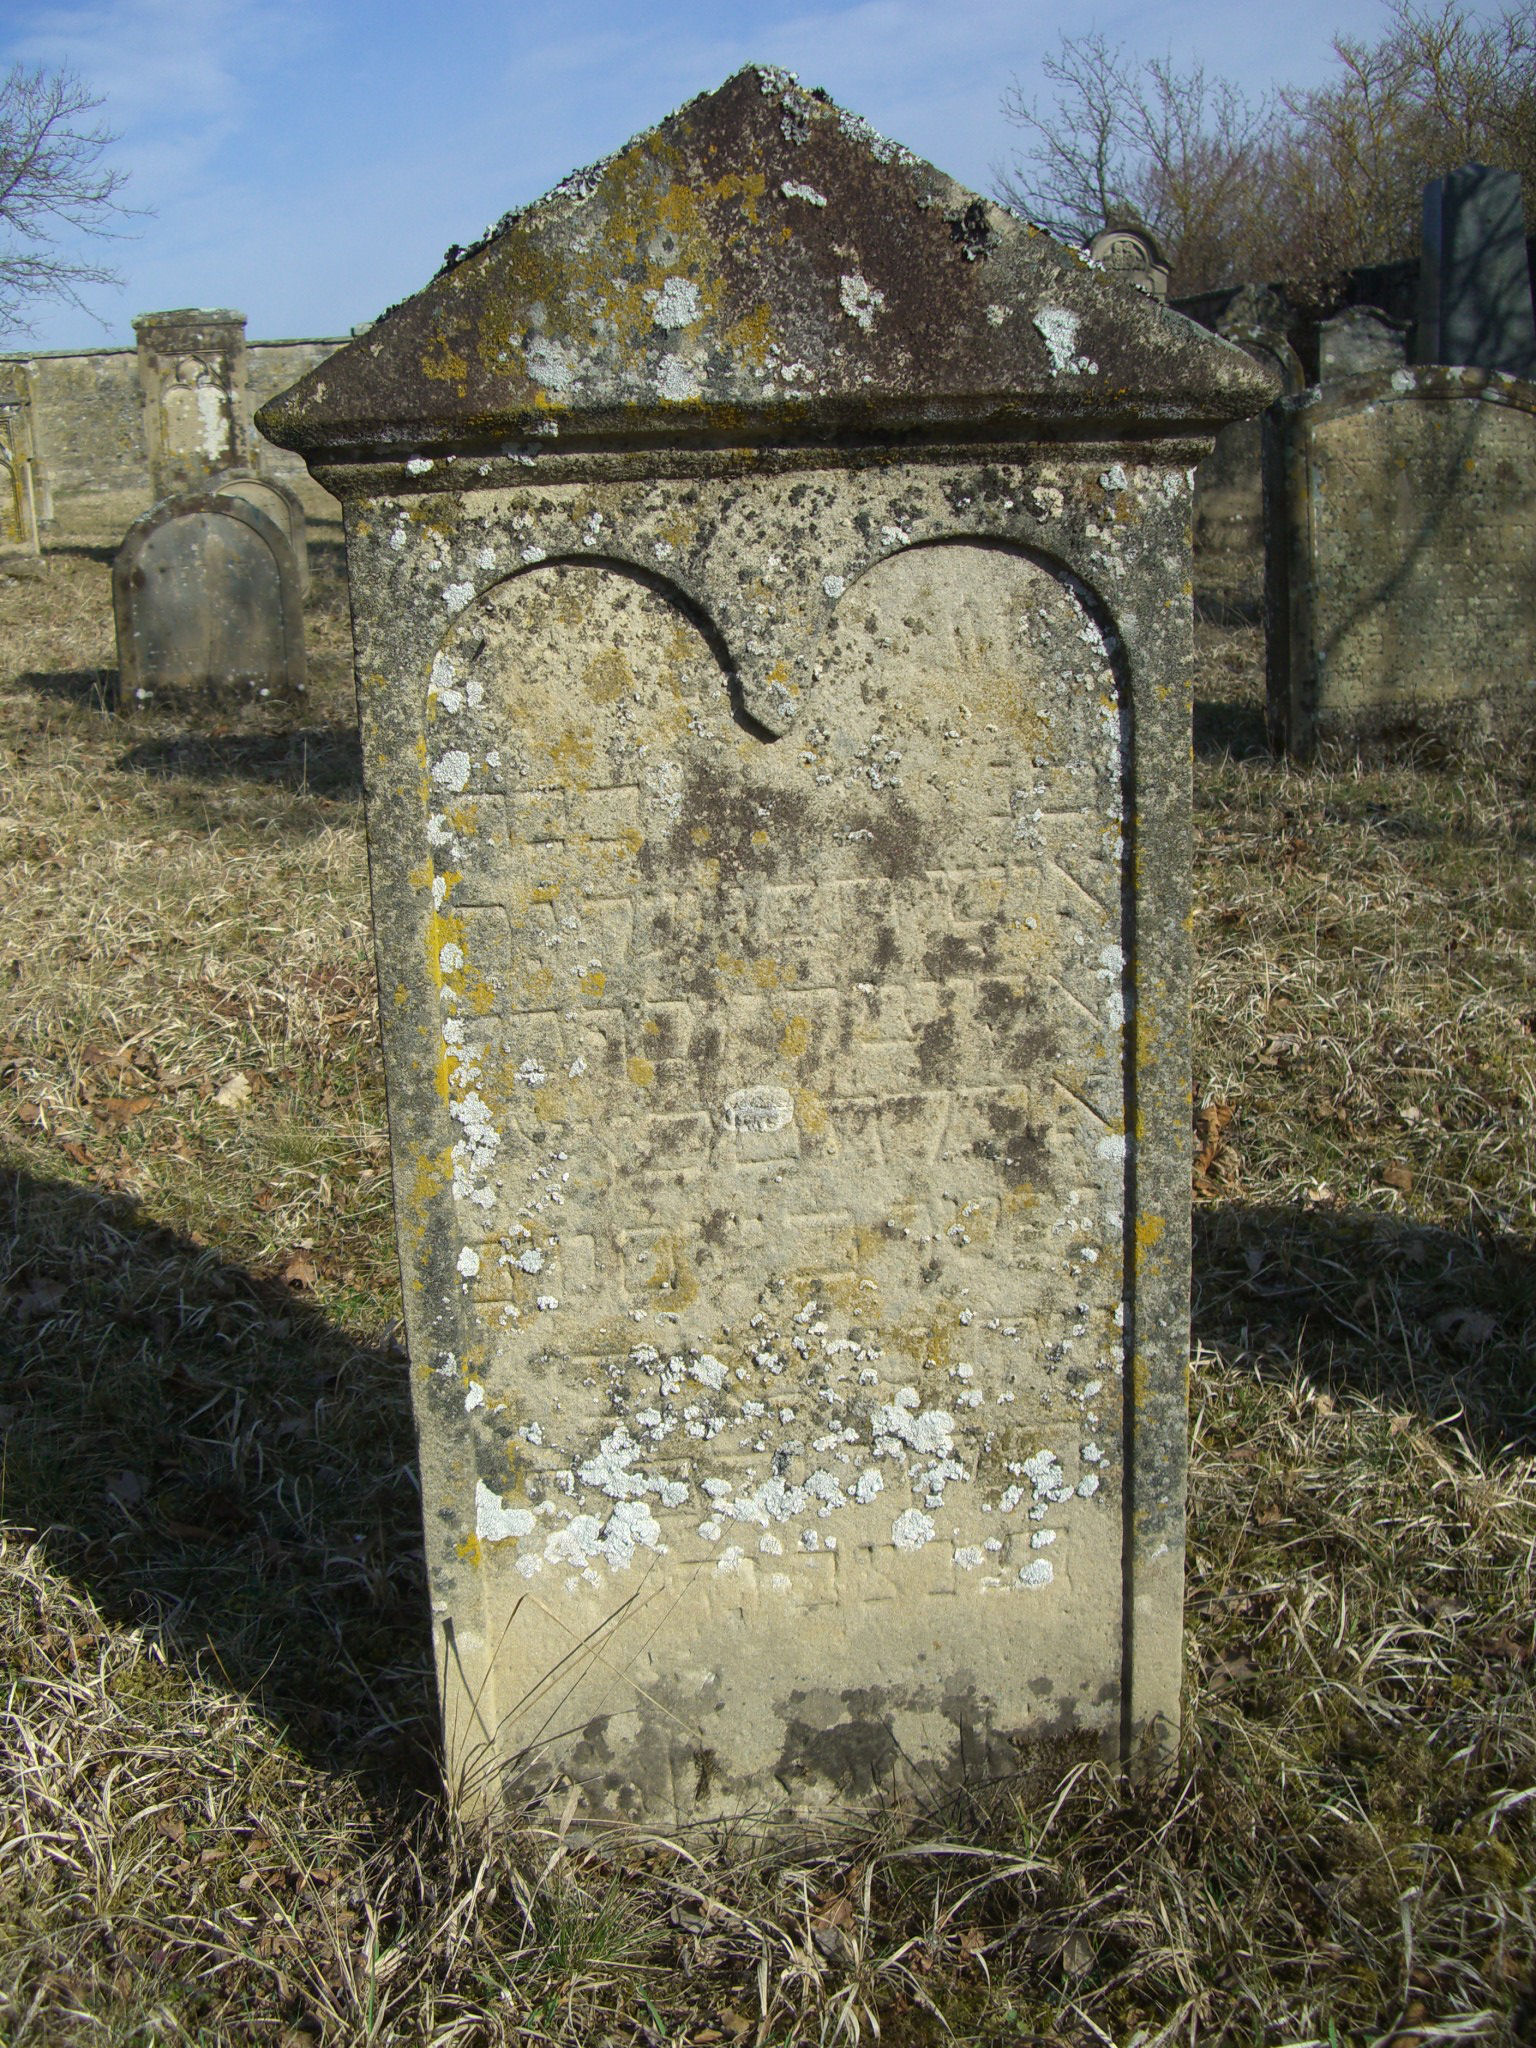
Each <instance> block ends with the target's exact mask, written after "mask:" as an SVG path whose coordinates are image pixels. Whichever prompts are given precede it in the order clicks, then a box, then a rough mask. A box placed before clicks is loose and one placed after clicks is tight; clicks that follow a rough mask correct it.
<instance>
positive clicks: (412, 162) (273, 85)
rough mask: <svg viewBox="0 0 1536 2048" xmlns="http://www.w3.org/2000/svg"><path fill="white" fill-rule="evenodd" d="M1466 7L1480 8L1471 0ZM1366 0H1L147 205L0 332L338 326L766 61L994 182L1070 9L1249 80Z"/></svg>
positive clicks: (94, 341) (62, 337) (1258, 85)
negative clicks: (89, 103)
mask: <svg viewBox="0 0 1536 2048" xmlns="http://www.w3.org/2000/svg"><path fill="white" fill-rule="evenodd" d="M1476 11H1478V12H1482V11H1484V10H1482V9H1478V10H1476ZM1383 17H1384V9H1383V8H1382V6H1381V5H1379V4H1377V0H1285V4H1284V5H1274V4H1264V5H1253V4H1251V0H1145V4H1142V5H1140V6H1125V5H1121V6H1104V7H1100V8H1098V9H1097V10H1096V11H1092V12H1087V11H1084V10H1083V9H1082V8H1081V7H1079V6H1074V5H1072V4H1070V0H851V4H841V5H840V4H835V0H824V4H821V5H814V4H807V0H800V4H794V0H791V4H785V5H776V4H773V0H744V4H735V5H733V4H731V0H714V4H708V0H647V4H646V5H644V6H636V5H624V4H618V0H567V4H566V5H564V6H560V5H558V4H556V5H542V6H532V5H528V4H525V0H441V4H439V5H431V4H425V0H52V4H36V5H34V4H29V0H0V64H3V65H5V66H9V65H10V64H13V63H18V62H19V63H25V64H45V65H57V64H60V63H69V64H72V65H73V66H74V67H75V68H76V69H77V70H78V71H79V72H80V74H81V75H82V76H83V77H84V79H85V80H86V81H87V83H88V84H89V85H90V87H91V88H92V90H93V91H95V92H97V93H99V94H100V95H101V96H102V98H103V99H104V101H105V103H106V104H105V107H104V109H103V118H104V119H105V120H106V121H107V122H108V123H109V124H110V126H111V127H112V128H114V129H115V130H116V131H117V133H118V134H119V136H120V138H121V140H120V141H119V143H118V144H117V146H116V149H115V151H114V156H113V160H114V161H115V162H117V163H120V164H121V165H122V166H123V167H124V168H125V169H126V170H127V171H128V172H129V174H130V183H129V186H128V188H127V191H126V194H125V197H126V199H127V200H128V201H129V202H130V203H132V204H134V205H136V206H138V207H141V208H144V209H146V210H147V217H145V218H143V219H141V220H139V221H137V222H136V223H134V224H133V239H131V240H128V241H123V242H119V243H117V244H115V245H112V246H111V247H110V250H109V252H108V260H109V261H111V262H112V263H113V264H114V265H115V266H116V268H117V269H118V270H119V271H121V272H122V274H123V277H124V279H125V283H124V286H123V288H122V289H121V290H110V289H97V290H93V291H91V292H90V294H89V303H90V307H91V311H92V313H93V314H95V315H96V316H97V318H96V320H92V319H91V318H88V317H87V316H86V315H85V314H82V313H81V312H79V311H78V310H76V309H73V308H70V307H68V306H53V305H49V304H46V303H44V304H41V305H39V307H38V309H37V313H36V317H35V320H34V322H33V327H32V332H31V334H30V335H28V336H9V337H4V338H0V348H11V349H15V348H18V347H22V346H28V345H30V346H34V347H39V348H70V347H90V346H100V345H102V344H105V343H108V342H127V341H131V339H132V330H131V328H130V325H129V323H130V321H131V319H132V316H133V315H134V314H135V313H141V312H146V311H150V310H153V309H157V308H164V307H171V306H187V305H201V306H236V307H239V308H240V309H241V310H242V311H243V312H244V313H245V314H246V315H247V316H248V319H249V328H248V332H249V333H250V334H251V336H252V337H253V338H260V339H275V338H278V337H281V336H298V335H323V334H343V333H345V332H346V331H347V330H348V328H350V327H351V326H353V325H354V324H355V323H356V322H359V321H362V320H367V319H370V318H371V317H372V316H373V315H375V314H376V313H379V312H381V311H382V310H383V308H384V307H385V306H386V305H388V304H390V303H392V302H393V301H394V300H396V299H400V298H403V297H405V296H407V295H408V294H409V293H410V292H412V291H414V290H416V289H417V288H418V287H419V286H421V285H422V284H424V283H425V282H426V280H427V279H428V277H430V275H431V274H432V272H433V271H434V270H435V269H436V267H437V264H438V263H439V261H440V260H441V257H442V253H443V251H444V249H445V248H447V246H448V245H449V244H450V243H452V242H467V241H469V240H471V239H472V238H473V237H474V236H475V235H476V234H478V233H479V232H480V230H481V229H482V228H483V227H484V226H485V225H486V223H487V222H488V221H491V220H493V219H495V218H496V217H497V216H498V215H500V214H501V213H503V212H505V211H506V209H507V208H508V207H510V206H515V205H519V204H521V203H523V202H524V201H526V200H529V199H532V198H536V197H537V196H538V194H539V193H541V192H543V191H544V190H546V189H547V188H548V187H549V186H550V185H552V184H553V183H555V181H556V180H557V179H559V178H560V177H562V176H563V175H564V174H565V172H567V171H568V170H571V169H573V168H574V167H575V166H577V165H579V164H584V163H587V162H590V161H591V160H592V159H593V158H594V157H598V156H602V155H605V154H606V153H607V152H608V151H609V150H611V149H613V148H614V147H615V146H617V145H618V144H619V143H621V142H623V141H624V140H626V139H627V137H629V136H630V135H632V134H634V133H635V132H636V131H637V130H639V129H642V128H646V127H649V126H650V125H651V123H652V122H654V121H656V120H658V119H660V118H661V116H663V115H664V114H666V113H668V112H669V111H670V110H671V108H673V107H674V106H676V105H678V104H679V103H680V102H682V101H683V100H685V99H688V98H690V97H691V96H692V95H693V94H694V93H697V92H701V91H704V90H707V89H708V88H709V87H711V86H714V85H717V84H719V82H720V81H721V79H723V78H724V77H725V76H726V75H727V74H728V73H729V72H731V71H733V70H735V69H736V68H737V67H738V66H739V65H741V64H743V63H746V62H748V61H750V60H753V59H756V60H760V61H764V62H769V63H776V64H781V65H783V66H785V67H786V68H787V69H789V70H792V71H795V72H797V73H798V74H799V76H800V78H801V80H802V81H803V82H804V83H805V84H807V85H821V86H825V87H826V88H827V90H828V91H829V92H830V93H831V94H832V96H833V97H834V98H835V99H837V100H839V101H840V102H841V103H842V104H843V105H845V106H848V107H851V108H853V109H854V110H855V111H856V112H858V113H861V114H863V115H865V116H866V117H867V118H868V119H869V120H871V121H872V122H873V123H874V125H875V126H876V127H877V128H880V129H882V130H883V131H884V132H885V133H886V134H888V135H892V136H894V137H896V138H897V139H898V140H899V141H901V142H904V143H906V144H908V145H909V146H910V147H911V148H913V149H915V150H917V151H918V153H919V154H920V155H923V156H926V157H929V158H931V159H932V160H933V161H934V162H935V163H937V164H939V165H940V166H942V168H943V169H945V170H947V171H949V172H951V173H953V174H954V175H955V176H956V177H958V178H961V179H963V180H964V181H965V182H966V183H967V184H970V185H973V186H975V187H976V188H977V189H979V190H982V191H990V190H991V188H992V184H993V180H994V176H995V172H996V169H997V167H998V166H999V165H1000V164H1002V163H1004V162H1005V161H1006V160H1007V158H1008V156H1009V154H1010V150H1011V147H1012V145H1013V141H1014V136H1015V131H1014V130H1013V129H1011V128H1010V127H1009V125H1008V124H1007V122H1006V121H1005V120H1004V118H1003V116H1002V112H1001V107H1000V99H1001V95H1002V92H1003V89H1004V87H1005V86H1007V85H1008V83H1009V82H1010V81H1011V80H1012V79H1015V78H1017V79H1018V80H1019V82H1020V83H1021V84H1022V85H1023V86H1024V88H1025V90H1026V92H1032V91H1039V90H1040V86H1041V80H1040V73H1039V69H1038V65H1039V60H1040V57H1041V56H1042V55H1043V54H1045V53H1047V52H1049V51H1050V50H1051V49H1053V48H1054V47H1055V45H1056V42H1057V38H1058V36H1059V35H1060V33H1061V31H1062V30H1063V29H1064V28H1065V29H1068V30H1069V31H1071V32H1073V33H1080V32H1081V31H1082V30H1083V29H1085V28H1088V27H1096V28H1100V29H1102V30H1103V31H1104V32H1105V33H1106V34H1108V35H1109V36H1110V37H1111V39H1113V40H1116V41H1119V42H1122V43H1124V44H1125V45H1126V46H1127V47H1128V48H1130V49H1133V50H1136V51H1138V52H1140V53H1142V54H1145V55H1149V56H1151V55H1158V54H1161V53H1163V52H1165V51H1169V50H1171V51H1172V52H1173V54H1174V56H1175V57H1176V58H1177V59H1178V60H1179V61H1180V62H1184V61H1187V60H1188V59H1190V58H1191V57H1196V56H1198V57H1199V58H1201V59H1202V60H1203V61H1204V62H1205V63H1206V65H1207V66H1208V67H1209V68H1210V69H1212V70H1214V71H1217V72H1220V73H1223V74H1224V75H1227V76H1230V77H1234V78H1236V79H1238V80H1240V81H1241V82H1242V83H1243V84H1245V85H1247V86H1248V87H1250V88H1251V89H1253V90H1255V91H1261V90H1263V89H1264V88H1265V87H1267V86H1270V85H1272V84H1275V83H1281V82H1283V83H1292V84H1307V83H1310V82H1313V81H1315V80H1316V79H1318V78H1320V77H1321V76H1323V75H1324V73H1325V72H1326V71H1327V69H1328V67H1329V58H1328V45H1329V39H1330V37H1331V36H1332V35H1333V34H1335V33H1337V32H1340V31H1342V32H1345V33H1353V34H1356V35H1360V36H1364V37H1372V36H1374V35H1375V34H1376V33H1377V31H1378V29H1379V27H1380V25H1381V23H1382V21H1383Z"/></svg>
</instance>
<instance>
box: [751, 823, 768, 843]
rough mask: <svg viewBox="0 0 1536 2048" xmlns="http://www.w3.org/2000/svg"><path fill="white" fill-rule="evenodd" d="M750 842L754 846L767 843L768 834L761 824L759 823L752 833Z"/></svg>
mask: <svg viewBox="0 0 1536 2048" xmlns="http://www.w3.org/2000/svg"><path fill="white" fill-rule="evenodd" d="M752 844H753V845H754V846H766V845H767V844H768V834H767V833H766V832H765V831H764V830H763V828H762V826H761V825H759V826H758V828H757V830H756V831H755V832H754V833H753V834H752Z"/></svg>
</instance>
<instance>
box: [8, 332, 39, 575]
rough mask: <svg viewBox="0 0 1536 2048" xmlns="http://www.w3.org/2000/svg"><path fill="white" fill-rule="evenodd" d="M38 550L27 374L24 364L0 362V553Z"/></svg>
mask: <svg viewBox="0 0 1536 2048" xmlns="http://www.w3.org/2000/svg"><path fill="white" fill-rule="evenodd" d="M40 552H41V543H40V541H39V538H38V529H37V483H36V477H35V474H34V466H33V451H32V382H31V377H30V375H29V372H28V368H27V365H26V364H25V363H15V362H12V363H0V553H3V554H8V555H16V554H22V555H37V554H39V553H40Z"/></svg>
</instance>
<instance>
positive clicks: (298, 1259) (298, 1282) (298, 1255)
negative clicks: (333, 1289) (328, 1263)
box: [278, 1251, 320, 1294]
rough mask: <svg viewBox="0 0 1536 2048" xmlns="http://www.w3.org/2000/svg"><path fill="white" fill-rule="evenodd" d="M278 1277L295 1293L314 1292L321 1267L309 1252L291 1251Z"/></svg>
mask: <svg viewBox="0 0 1536 2048" xmlns="http://www.w3.org/2000/svg"><path fill="white" fill-rule="evenodd" d="M278 1278H279V1279H280V1280H281V1281H282V1283H283V1285H284V1286H285V1287H291V1288H292V1290H293V1292H294V1293H295V1294H313V1293H314V1291H315V1283H316V1281H317V1280H318V1279H319V1278H320V1269H319V1267H318V1266H317V1265H316V1264H315V1262H314V1260H313V1259H312V1258H311V1257H310V1256H309V1253H308V1252H302V1251H300V1252H290V1253H289V1254H288V1256H287V1258H286V1259H285V1260H284V1261H283V1265H282V1268H281V1270H280V1272H279V1273H278Z"/></svg>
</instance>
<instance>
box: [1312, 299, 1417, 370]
mask: <svg viewBox="0 0 1536 2048" xmlns="http://www.w3.org/2000/svg"><path fill="white" fill-rule="evenodd" d="M1407 359H1408V345H1407V337H1406V335H1405V334H1404V331H1403V327H1402V324H1401V322H1399V321H1396V320H1389V319H1388V317H1387V315H1386V314H1385V313H1381V312H1378V311H1377V309H1376V308H1375V307H1374V306H1345V307H1344V308H1343V310H1342V311H1341V312H1338V313H1335V314H1334V315H1333V316H1332V318H1331V319H1328V320H1325V321H1324V322H1323V323H1322V325H1321V326H1320V327H1319V328H1318V330H1317V377H1318V382H1319V383H1320V384H1337V383H1339V382H1340V381H1341V380H1342V379H1343V378H1345V377H1369V376H1372V375H1374V374H1375V373H1376V372H1377V371H1378V370H1399V369H1401V368H1402V366H1403V364H1404V363H1405V362H1406V361H1407Z"/></svg>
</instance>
